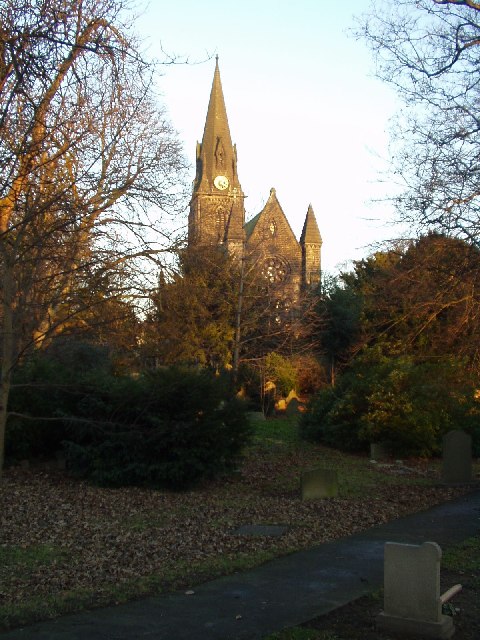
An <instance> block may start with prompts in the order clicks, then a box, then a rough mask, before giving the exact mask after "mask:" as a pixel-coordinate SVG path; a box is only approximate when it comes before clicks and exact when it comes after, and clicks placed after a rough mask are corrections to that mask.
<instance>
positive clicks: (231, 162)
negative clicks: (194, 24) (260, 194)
mask: <svg viewBox="0 0 480 640" xmlns="http://www.w3.org/2000/svg"><path fill="white" fill-rule="evenodd" d="M217 176H222V177H223V178H226V179H227V180H226V181H225V180H223V181H220V182H219V181H217V183H218V184H217V183H216V182H215V180H216V178H217ZM227 181H228V184H227ZM195 184H196V187H197V188H199V187H201V189H202V190H204V189H208V190H211V189H214V190H215V189H217V190H218V186H220V187H223V188H221V189H220V191H226V190H227V189H228V191H230V190H233V189H235V188H236V189H237V191H238V190H239V189H240V184H239V182H238V176H237V151H236V148H235V145H234V144H233V143H232V137H231V135H230V127H229V125H228V117H227V109H226V107H225V98H224V97H223V88H222V81H221V79H220V69H219V66H218V56H217V59H216V63H215V73H214V75H213V82H212V89H211V92H210V100H209V102H208V110H207V118H206V120H205V128H204V131H203V138H202V142H201V144H200V145H197V175H196V180H195ZM224 185H226V186H224ZM214 192H215V191H214Z"/></svg>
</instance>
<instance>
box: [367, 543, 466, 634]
mask: <svg viewBox="0 0 480 640" xmlns="http://www.w3.org/2000/svg"><path fill="white" fill-rule="evenodd" d="M441 557H442V550H441V549H440V547H439V546H438V544H437V543H436V542H424V543H423V544H422V545H420V546H418V545H411V544H398V543H396V542H387V543H386V544H385V564H384V611H382V613H380V614H379V615H378V616H377V627H378V628H379V629H380V630H383V631H390V632H394V633H398V634H401V633H409V634H416V635H419V636H423V637H427V638H439V639H441V640H442V639H444V638H450V637H451V636H452V635H453V633H454V631H455V628H454V626H453V622H452V618H451V617H450V616H445V615H443V614H442V600H441V596H440V559H441Z"/></svg>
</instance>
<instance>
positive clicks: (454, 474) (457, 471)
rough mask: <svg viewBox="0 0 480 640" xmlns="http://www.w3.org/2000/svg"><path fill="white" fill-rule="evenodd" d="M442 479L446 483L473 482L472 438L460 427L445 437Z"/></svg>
mask: <svg viewBox="0 0 480 640" xmlns="http://www.w3.org/2000/svg"><path fill="white" fill-rule="evenodd" d="M442 480H443V482H445V483H446V484H466V483H469V482H472V438H471V436H470V435H468V433H465V431H461V430H460V429H458V430H455V431H449V432H448V433H447V434H445V436H444V437H443V468H442Z"/></svg>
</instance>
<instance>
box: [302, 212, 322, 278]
mask: <svg viewBox="0 0 480 640" xmlns="http://www.w3.org/2000/svg"><path fill="white" fill-rule="evenodd" d="M300 246H301V248H302V284H303V286H304V287H308V286H313V285H316V284H318V283H319V282H320V274H321V262H320V256H321V250H322V236H321V235H320V231H319V229H318V224H317V221H316V219H315V214H314V213H313V209H312V205H309V207H308V211H307V217H306V218H305V223H304V225H303V230H302V235H301V236H300Z"/></svg>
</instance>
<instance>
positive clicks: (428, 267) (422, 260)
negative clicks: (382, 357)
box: [324, 234, 480, 370]
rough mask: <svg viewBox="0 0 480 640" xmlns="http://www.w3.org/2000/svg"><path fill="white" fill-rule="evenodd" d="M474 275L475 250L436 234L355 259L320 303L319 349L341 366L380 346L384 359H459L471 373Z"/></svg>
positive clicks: (475, 350) (476, 350)
mask: <svg viewBox="0 0 480 640" xmlns="http://www.w3.org/2000/svg"><path fill="white" fill-rule="evenodd" d="M479 275H480V252H479V250H478V249H476V248H475V247H472V246H471V245H468V244H467V243H465V242H463V241H461V240H458V239H454V238H448V237H446V236H443V235H439V234H429V235H427V236H424V237H421V238H419V239H418V240H416V241H412V242H409V243H402V244H398V245H397V247H395V248H393V249H391V250H389V251H385V252H377V253H375V254H374V255H372V256H370V257H369V258H366V259H364V260H361V261H358V262H356V263H355V267H354V270H353V271H352V272H350V273H344V274H342V276H341V281H342V285H343V286H341V287H338V288H336V289H334V290H333V291H332V293H331V294H330V297H327V310H328V311H329V312H330V315H329V319H330V324H329V325H328V330H327V332H326V333H325V334H324V340H325V346H326V349H327V351H328V352H329V353H332V354H333V357H336V358H337V359H338V360H340V359H341V358H342V359H343V362H344V363H345V364H348V362H349V361H351V358H352V357H354V355H355V353H358V352H359V351H360V350H361V349H362V348H363V347H365V346H373V345H381V346H382V349H383V351H384V353H386V354H390V355H402V354H403V355H414V356H416V357H430V358H438V357H444V356H448V357H461V358H465V361H466V362H467V363H468V365H469V367H470V369H471V370H478V364H479V355H480V333H479V329H478V327H479V323H478V319H479V313H480V298H479V296H478V292H477V287H476V282H477V281H478V277H479ZM342 303H343V305H344V306H342ZM344 308H345V310H344ZM338 309H340V312H338ZM335 312H336V313H335ZM342 313H343V316H342ZM351 319H353V320H352V322H350V320H351ZM337 336H340V338H343V339H344V342H342V341H341V340H339V339H336V338H337ZM349 358H350V360H349Z"/></svg>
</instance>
